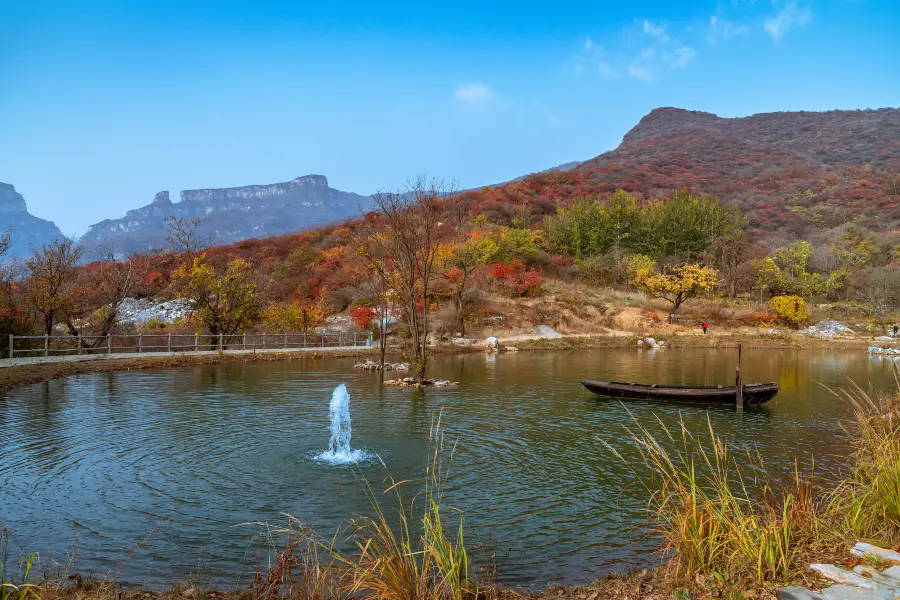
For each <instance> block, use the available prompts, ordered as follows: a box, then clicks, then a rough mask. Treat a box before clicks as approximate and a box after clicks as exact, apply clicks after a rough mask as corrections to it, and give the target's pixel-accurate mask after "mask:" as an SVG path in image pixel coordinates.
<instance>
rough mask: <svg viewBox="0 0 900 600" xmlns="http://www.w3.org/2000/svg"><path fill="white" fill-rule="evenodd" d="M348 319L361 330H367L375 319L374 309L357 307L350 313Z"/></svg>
mask: <svg viewBox="0 0 900 600" xmlns="http://www.w3.org/2000/svg"><path fill="white" fill-rule="evenodd" d="M350 318H351V319H352V320H353V322H354V323H356V324H357V325H358V326H360V327H361V328H363V329H367V328H368V327H369V325H370V324H371V323H372V319H374V318H375V309H374V308H372V307H371V306H357V307H356V308H354V309H353V310H351V311H350Z"/></svg>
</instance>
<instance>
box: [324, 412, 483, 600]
mask: <svg viewBox="0 0 900 600" xmlns="http://www.w3.org/2000/svg"><path fill="white" fill-rule="evenodd" d="M430 445H431V452H430V456H431V462H430V463H429V465H428V468H427V470H426V475H425V482H424V492H423V493H422V494H421V495H417V496H416V497H415V498H414V499H413V500H412V501H411V502H410V503H409V504H408V505H407V504H406V502H405V501H404V498H403V495H402V494H401V488H402V487H403V485H404V484H406V483H407V482H406V481H399V482H398V481H395V480H394V479H393V478H390V477H389V481H390V485H389V487H388V488H387V489H386V490H385V491H384V494H391V495H393V496H394V497H395V499H396V506H397V515H398V518H399V524H398V526H396V527H394V526H392V525H391V522H390V519H389V518H388V516H387V514H386V513H385V511H384V508H383V506H382V502H381V501H380V499H379V497H378V496H377V495H376V494H375V492H374V491H373V489H372V487H371V485H370V484H369V482H368V481H363V485H364V487H365V489H366V491H367V493H368V495H369V498H370V501H371V504H372V508H373V511H374V516H363V517H358V518H356V519H354V520H353V521H351V523H350V530H351V537H352V539H353V540H354V543H355V545H356V548H357V551H356V552H355V553H354V554H352V555H350V556H340V557H339V560H340V561H341V562H342V563H343V564H344V566H345V568H346V577H347V578H348V580H349V585H348V591H349V592H350V593H351V594H352V595H356V594H362V595H363V596H365V597H374V598H379V599H382V600H462V599H463V598H464V597H465V598H468V597H476V596H477V595H478V588H477V585H475V582H474V581H473V580H472V579H471V578H470V564H469V558H468V553H467V551H466V548H465V543H464V537H463V517H462V512H461V511H457V510H455V509H453V508H452V507H447V506H446V505H445V503H444V497H443V490H444V486H445V484H446V481H447V476H448V475H449V467H450V464H451V463H452V460H453V452H454V450H455V445H454V447H453V448H451V450H450V455H449V457H448V459H447V461H446V463H445V459H444V454H443V453H444V433H443V430H442V429H441V420H440V416H439V417H438V418H437V421H436V422H435V423H433V424H432V428H431V434H430ZM417 500H419V502H418V503H417V502H416V501H417ZM417 504H420V505H421V506H417ZM446 511H450V512H456V514H457V515H458V524H457V527H456V528H455V529H456V531H455V532H454V531H453V530H452V529H451V528H450V527H449V525H448V523H447V520H446V519H445V518H444V517H442V512H446ZM418 512H421V513H422V516H421V518H420V519H417V518H416V516H415V515H416V514H417V513H418ZM419 525H421V527H419Z"/></svg>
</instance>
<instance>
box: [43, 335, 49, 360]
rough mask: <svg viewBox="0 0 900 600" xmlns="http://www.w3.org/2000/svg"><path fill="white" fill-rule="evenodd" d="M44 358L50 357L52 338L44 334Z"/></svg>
mask: <svg viewBox="0 0 900 600" xmlns="http://www.w3.org/2000/svg"><path fill="white" fill-rule="evenodd" d="M44 356H50V336H49V335H47V334H46V333H45V334H44Z"/></svg>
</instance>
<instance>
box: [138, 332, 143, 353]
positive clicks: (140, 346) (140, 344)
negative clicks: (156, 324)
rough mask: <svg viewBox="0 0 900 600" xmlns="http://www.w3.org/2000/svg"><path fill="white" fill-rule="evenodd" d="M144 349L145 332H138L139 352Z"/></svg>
mask: <svg viewBox="0 0 900 600" xmlns="http://www.w3.org/2000/svg"><path fill="white" fill-rule="evenodd" d="M143 351H144V334H143V333H139V334H138V354H140V353H141V352H143Z"/></svg>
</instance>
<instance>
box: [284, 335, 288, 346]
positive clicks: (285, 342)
mask: <svg viewBox="0 0 900 600" xmlns="http://www.w3.org/2000/svg"><path fill="white" fill-rule="evenodd" d="M287 335H288V334H287V333H285V334H284V347H285V348H287Z"/></svg>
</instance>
